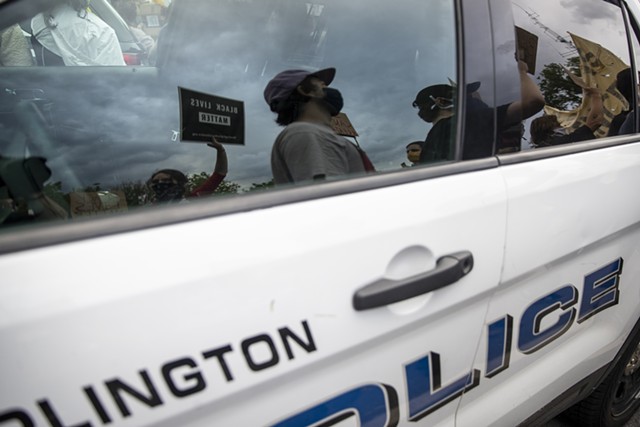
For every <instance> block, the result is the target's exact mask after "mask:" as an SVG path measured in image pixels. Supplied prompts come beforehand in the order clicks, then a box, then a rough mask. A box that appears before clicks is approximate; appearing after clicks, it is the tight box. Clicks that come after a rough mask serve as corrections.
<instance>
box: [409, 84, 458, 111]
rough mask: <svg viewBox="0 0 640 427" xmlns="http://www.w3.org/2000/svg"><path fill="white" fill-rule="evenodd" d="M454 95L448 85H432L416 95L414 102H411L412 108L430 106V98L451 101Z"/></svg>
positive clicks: (431, 100) (452, 89) (451, 87)
mask: <svg viewBox="0 0 640 427" xmlns="http://www.w3.org/2000/svg"><path fill="white" fill-rule="evenodd" d="M453 93H454V88H453V86H450V85H433V86H427V87H425V88H424V89H422V90H421V91H420V92H418V94H417V95H416V99H415V101H413V104H412V105H413V106H414V107H418V106H420V105H425V104H426V105H432V104H434V101H433V99H432V98H446V99H452V98H453Z"/></svg>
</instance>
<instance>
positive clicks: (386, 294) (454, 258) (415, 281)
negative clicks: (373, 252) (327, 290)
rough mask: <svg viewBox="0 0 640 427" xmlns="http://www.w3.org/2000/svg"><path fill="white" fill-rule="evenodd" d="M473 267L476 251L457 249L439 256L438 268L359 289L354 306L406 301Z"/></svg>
mask: <svg viewBox="0 0 640 427" xmlns="http://www.w3.org/2000/svg"><path fill="white" fill-rule="evenodd" d="M472 269H473V254H472V253H471V252H469V251H461V252H456V253H453V254H450V255H445V256H443V257H440V258H439V259H438V261H437V263H436V268H435V269H433V270H430V271H428V272H426V273H422V274H418V275H415V276H411V277H408V278H406V279H401V280H390V279H380V280H378V281H376V282H373V283H371V284H369V285H366V286H363V287H362V288H360V289H358V290H357V291H356V293H355V294H354V295H353V308H355V309H356V310H358V311H361V310H367V309H370V308H375V307H380V306H383V305H387V304H392V303H394V302H398V301H403V300H406V299H409V298H413V297H415V296H418V295H422V294H426V293H427V292H431V291H435V290H436V289H440V288H442V287H444V286H447V285H450V284H452V283H455V282H457V281H458V280H460V279H461V278H462V277H464V276H466V275H467V274H469V272H470V271H471V270H472Z"/></svg>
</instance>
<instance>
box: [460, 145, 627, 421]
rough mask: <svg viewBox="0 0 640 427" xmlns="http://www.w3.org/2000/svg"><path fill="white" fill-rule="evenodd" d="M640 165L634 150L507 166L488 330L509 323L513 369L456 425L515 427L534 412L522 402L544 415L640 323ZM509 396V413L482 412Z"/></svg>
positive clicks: (475, 399)
mask: <svg viewBox="0 0 640 427" xmlns="http://www.w3.org/2000/svg"><path fill="white" fill-rule="evenodd" d="M639 163H640V146H638V144H637V143H634V144H627V145H620V146H615V147H608V148H602V149H599V150H592V151H584V152H581V153H574V154H570V155H565V156H559V157H553V158H548V159H541V160H537V161H532V162H525V163H516V164H510V165H507V166H503V167H501V171H502V173H503V175H504V178H505V182H506V185H507V192H508V200H509V203H508V204H509V217H508V220H507V238H506V246H505V248H506V254H505V264H504V270H503V274H502V279H501V284H500V287H499V290H498V292H496V294H495V296H494V297H493V298H492V300H491V303H490V307H489V312H488V316H487V324H488V325H489V324H491V323H492V322H493V320H494V319H499V318H502V317H503V316H505V315H510V316H511V317H512V329H511V346H510V355H509V364H508V369H506V370H505V371H504V372H503V373H500V374H499V375H496V376H495V377H492V378H491V379H490V380H488V381H487V383H486V384H485V385H484V386H486V389H485V390H484V392H483V390H482V388H479V389H478V390H477V391H472V392H470V393H469V394H468V395H466V396H465V397H464V398H463V402H462V405H461V409H460V411H459V413H458V418H457V419H458V422H459V425H477V423H478V422H479V421H478V420H480V423H481V424H482V425H513V423H516V422H517V420H522V419H524V418H527V416H529V415H531V414H532V413H533V412H532V413H530V414H522V407H524V404H525V402H528V403H529V404H530V405H527V406H529V407H530V408H532V410H533V408H542V407H544V406H545V405H546V404H548V403H549V402H550V401H551V399H552V398H553V397H555V396H559V395H560V394H561V393H562V392H564V391H565V390H567V389H568V388H570V387H571V386H573V385H574V384H576V383H578V382H579V381H580V380H582V379H583V378H584V377H585V376H586V375H587V374H588V373H591V372H595V371H596V370H598V369H600V368H602V367H603V366H606V365H607V364H608V363H609V362H610V361H611V360H612V359H613V358H614V356H615V355H616V353H617V352H618V350H619V349H620V347H621V346H622V344H623V343H624V341H625V339H626V338H627V336H628V335H629V333H630V331H631V329H632V327H633V325H634V323H633V322H629V321H628V320H627V319H638V318H640V309H639V308H638V304H637V302H638V291H637V283H636V281H635V280H634V278H635V277H638V273H639V272H638V267H637V265H638V251H637V241H638V238H639V237H640V228H639V227H638V226H639V224H638V222H637V212H639V211H640V203H639V202H638V200H637V198H636V197H635V196H634V190H633V188H632V187H630V186H629V185H628V184H627V183H629V182H635V181H636V180H638V179H639V178H640V169H638V164H639ZM522 242H527V244H526V245H523V244H522ZM603 269H606V270H603ZM537 301H541V302H540V303H539V304H542V305H545V306H547V307H548V311H543V310H539V311H538V310H537V308H536V306H535V305H534V304H535V303H536V302H537ZM545 301H548V303H547V302H545ZM554 304H557V305H554ZM535 312H537V313H538V314H537V316H538V317H539V319H538V320H537V321H536V323H535V324H533V323H532V320H531V319H530V317H529V315H530V314H531V313H535ZM555 325H558V328H555V329H554V326H555ZM560 326H561V327H560ZM484 334H485V337H486V334H488V328H486V329H485V332H484ZM532 334H533V335H532ZM536 335H537V336H539V337H540V342H538V343H534V342H533V340H535V339H536V338H535V337H536ZM480 342H481V346H480V350H479V352H478V357H477V359H476V366H478V364H480V363H484V361H485V360H486V354H487V351H489V349H488V346H487V345H486V344H485V343H486V342H487V339H482V340H481V341H480ZM550 377H551V378H554V381H549V380H548V378H550ZM481 387H482V385H481ZM507 390H508V393H509V396H510V401H511V402H513V405H514V406H513V410H512V411H504V412H503V413H500V414H496V413H489V412H486V411H484V410H483V408H484V407H485V405H487V404H490V405H492V404H495V405H498V404H499V402H500V401H501V400H503V399H504V395H505V393H507ZM488 402H489V403H488Z"/></svg>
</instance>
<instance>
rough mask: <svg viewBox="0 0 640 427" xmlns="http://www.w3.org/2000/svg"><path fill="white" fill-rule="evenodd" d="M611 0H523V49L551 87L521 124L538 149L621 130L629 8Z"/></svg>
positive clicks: (541, 81) (519, 27)
mask: <svg viewBox="0 0 640 427" xmlns="http://www.w3.org/2000/svg"><path fill="white" fill-rule="evenodd" d="M614 3H615V2H608V1H604V0H586V1H583V0H581V1H573V0H569V1H563V2H557V1H552V0H542V1H540V0H536V1H533V0H515V1H513V2H512V5H513V15H514V20H515V23H516V39H517V48H518V55H519V58H520V59H521V60H523V61H524V62H525V63H526V64H527V70H528V73H529V75H531V76H532V77H534V78H535V81H536V83H537V84H538V86H539V88H540V91H541V92H542V94H543V95H544V100H545V106H544V109H543V110H542V111H540V112H539V113H538V114H536V115H534V116H533V117H531V118H529V119H528V120H526V121H525V123H524V125H523V126H522V128H521V138H520V140H521V144H520V146H521V148H522V149H525V150H526V149H530V148H537V147H547V146H556V145H563V144H568V143H574V142H580V141H586V140H593V139H597V138H604V137H607V136H615V135H618V134H619V132H620V127H621V124H622V123H623V122H624V120H625V118H626V116H627V114H628V112H629V109H630V102H629V101H630V99H631V96H632V95H631V91H630V85H629V82H630V80H629V78H630V77H629V76H630V68H629V67H630V59H629V49H628V43H627V38H626V34H625V25H624V19H623V15H622V10H621V8H620V7H619V6H616V5H615V4H614Z"/></svg>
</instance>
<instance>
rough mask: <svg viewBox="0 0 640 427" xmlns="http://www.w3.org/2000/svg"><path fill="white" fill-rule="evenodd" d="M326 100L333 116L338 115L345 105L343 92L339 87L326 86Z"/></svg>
mask: <svg viewBox="0 0 640 427" xmlns="http://www.w3.org/2000/svg"><path fill="white" fill-rule="evenodd" d="M324 102H325V103H326V104H327V106H328V109H329V114H331V115H332V116H336V115H338V113H339V112H340V110H342V107H343V106H344V101H343V100H342V94H341V93H340V91H339V90H338V89H334V88H332V87H325V88H324Z"/></svg>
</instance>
